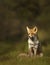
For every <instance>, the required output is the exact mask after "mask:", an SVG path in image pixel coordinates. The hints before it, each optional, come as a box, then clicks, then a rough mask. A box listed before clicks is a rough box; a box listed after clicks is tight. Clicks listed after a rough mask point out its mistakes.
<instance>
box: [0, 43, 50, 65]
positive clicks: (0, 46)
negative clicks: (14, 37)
mask: <svg viewBox="0 0 50 65" xmlns="http://www.w3.org/2000/svg"><path fill="white" fill-rule="evenodd" d="M15 43H16V44H15ZM42 49H43V53H44V56H43V57H32V58H31V57H18V54H19V53H21V52H25V53H26V52H27V42H20V43H17V42H0V65H50V44H48V45H47V46H43V47H42Z"/></svg>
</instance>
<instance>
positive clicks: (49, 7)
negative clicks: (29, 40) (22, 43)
mask: <svg viewBox="0 0 50 65" xmlns="http://www.w3.org/2000/svg"><path fill="white" fill-rule="evenodd" d="M35 25H36V26H37V27H38V29H39V33H38V34H39V38H40V40H46V39H47V40H49V39H50V0H0V41H19V40H25V39H26V37H27V31H26V26H29V27H33V26H35Z"/></svg>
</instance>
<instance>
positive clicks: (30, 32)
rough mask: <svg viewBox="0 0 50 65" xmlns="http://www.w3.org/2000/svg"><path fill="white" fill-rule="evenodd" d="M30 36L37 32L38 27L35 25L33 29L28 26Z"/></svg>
mask: <svg viewBox="0 0 50 65" xmlns="http://www.w3.org/2000/svg"><path fill="white" fill-rule="evenodd" d="M26 29H27V33H28V36H30V37H32V36H33V35H35V34H37V32H38V28H37V27H36V26H35V27H33V28H32V29H30V28H29V27H28V26H27V27H26Z"/></svg>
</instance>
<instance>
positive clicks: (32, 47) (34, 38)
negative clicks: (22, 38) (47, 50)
mask: <svg viewBox="0 0 50 65" xmlns="http://www.w3.org/2000/svg"><path fill="white" fill-rule="evenodd" d="M26 29H27V33H28V50H29V55H31V56H32V55H33V54H34V56H36V55H37V50H38V49H40V48H41V44H40V42H39V39H38V35H37V32H38V28H37V27H36V26H35V27H33V28H32V29H30V28H29V27H28V26H27V27H26ZM38 51H39V50H38ZM40 55H41V56H43V53H41V50H40Z"/></svg>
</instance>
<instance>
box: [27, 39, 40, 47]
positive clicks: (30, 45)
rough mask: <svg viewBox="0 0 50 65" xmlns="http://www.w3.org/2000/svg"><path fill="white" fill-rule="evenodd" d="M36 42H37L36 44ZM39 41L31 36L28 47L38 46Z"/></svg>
mask: <svg viewBox="0 0 50 65" xmlns="http://www.w3.org/2000/svg"><path fill="white" fill-rule="evenodd" d="M35 43H36V44H35ZM38 43H39V41H38V40H36V41H32V40H31V39H30V38H29V39H28V48H31V47H34V48H38Z"/></svg>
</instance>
